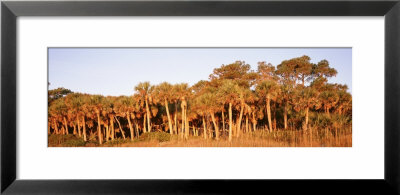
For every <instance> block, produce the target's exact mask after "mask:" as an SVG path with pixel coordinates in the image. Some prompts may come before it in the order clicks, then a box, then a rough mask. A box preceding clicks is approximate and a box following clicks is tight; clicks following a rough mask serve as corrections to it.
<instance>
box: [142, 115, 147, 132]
mask: <svg viewBox="0 0 400 195" xmlns="http://www.w3.org/2000/svg"><path fill="white" fill-rule="evenodd" d="M143 133H147V128H146V117H145V116H143Z"/></svg>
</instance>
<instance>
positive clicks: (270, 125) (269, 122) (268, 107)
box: [267, 97, 272, 132]
mask: <svg viewBox="0 0 400 195" xmlns="http://www.w3.org/2000/svg"><path fill="white" fill-rule="evenodd" d="M270 104H271V99H270V98H269V97H267V116H268V127H269V131H270V132H272V121H271V105H270Z"/></svg>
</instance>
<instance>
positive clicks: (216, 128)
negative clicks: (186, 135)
mask: <svg viewBox="0 0 400 195" xmlns="http://www.w3.org/2000/svg"><path fill="white" fill-rule="evenodd" d="M210 114H211V119H212V121H213V123H214V129H215V139H216V140H219V128H218V125H217V122H216V121H215V117H214V113H213V112H210Z"/></svg>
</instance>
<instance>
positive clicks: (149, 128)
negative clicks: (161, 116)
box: [146, 97, 151, 132]
mask: <svg viewBox="0 0 400 195" xmlns="http://www.w3.org/2000/svg"><path fill="white" fill-rule="evenodd" d="M146 113H147V127H148V130H149V132H150V131H151V127H150V109H149V104H148V102H147V97H146Z"/></svg>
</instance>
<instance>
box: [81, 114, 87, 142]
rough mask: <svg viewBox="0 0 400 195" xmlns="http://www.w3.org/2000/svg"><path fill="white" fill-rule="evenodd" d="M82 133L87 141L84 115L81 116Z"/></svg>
mask: <svg viewBox="0 0 400 195" xmlns="http://www.w3.org/2000/svg"><path fill="white" fill-rule="evenodd" d="M82 134H83V140H84V141H87V138H86V121H85V116H82Z"/></svg>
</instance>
